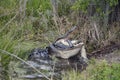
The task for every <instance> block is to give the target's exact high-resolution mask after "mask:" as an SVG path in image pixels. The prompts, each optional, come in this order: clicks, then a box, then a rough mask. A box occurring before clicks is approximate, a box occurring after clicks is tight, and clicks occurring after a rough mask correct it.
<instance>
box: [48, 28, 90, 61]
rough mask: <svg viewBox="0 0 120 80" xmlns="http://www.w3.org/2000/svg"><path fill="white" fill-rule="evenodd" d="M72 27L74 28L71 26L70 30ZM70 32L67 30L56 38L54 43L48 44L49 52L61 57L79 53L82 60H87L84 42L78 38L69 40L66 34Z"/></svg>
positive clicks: (65, 57)
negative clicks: (63, 34)
mask: <svg viewBox="0 0 120 80" xmlns="http://www.w3.org/2000/svg"><path fill="white" fill-rule="evenodd" d="M74 29H75V28H72V29H71V30H74ZM71 32H72V31H71ZM71 32H70V31H69V32H68V33H67V34H65V36H63V37H61V38H58V39H57V40H56V41H55V42H54V43H52V44H50V46H49V52H50V54H52V55H54V56H56V57H60V58H63V59H68V58H70V57H73V56H75V55H77V54H79V53H80V54H81V58H82V59H83V61H85V62H87V61H88V58H87V55H86V50H85V45H84V43H83V42H81V41H79V40H69V38H68V35H69V33H71Z"/></svg>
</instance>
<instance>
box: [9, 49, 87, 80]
mask: <svg viewBox="0 0 120 80" xmlns="http://www.w3.org/2000/svg"><path fill="white" fill-rule="evenodd" d="M40 52H41V51H40ZM43 52H44V51H43ZM32 53H33V54H31V55H30V56H29V57H30V58H29V59H28V60H26V63H27V64H26V63H23V62H17V63H16V61H14V62H11V63H10V65H9V66H10V71H9V72H10V73H9V74H10V76H11V79H12V80H48V79H46V77H47V78H50V79H51V78H52V79H54V80H61V76H62V74H64V72H65V71H67V70H71V69H75V70H77V71H82V70H83V69H85V67H86V66H87V64H86V63H85V62H83V61H82V59H81V58H80V57H79V56H78V55H77V56H74V57H71V58H70V59H61V58H56V57H54V56H52V57H48V55H47V54H46V53H42V54H41V53H39V54H38V52H37V53H36V52H35V51H33V52H32ZM41 56H42V57H41ZM41 73H42V74H41Z"/></svg>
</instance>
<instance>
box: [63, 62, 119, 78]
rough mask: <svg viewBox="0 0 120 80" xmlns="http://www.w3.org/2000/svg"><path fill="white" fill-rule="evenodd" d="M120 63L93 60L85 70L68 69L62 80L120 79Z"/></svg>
mask: <svg viewBox="0 0 120 80" xmlns="http://www.w3.org/2000/svg"><path fill="white" fill-rule="evenodd" d="M119 73H120V64H117V63H113V64H108V63H107V62H106V61H102V62H99V63H97V62H93V63H91V64H90V65H89V66H88V67H87V68H86V70H84V71H83V72H79V71H75V70H72V71H68V72H67V73H66V74H65V75H63V79H62V80H119V79H120V74H119Z"/></svg>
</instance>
